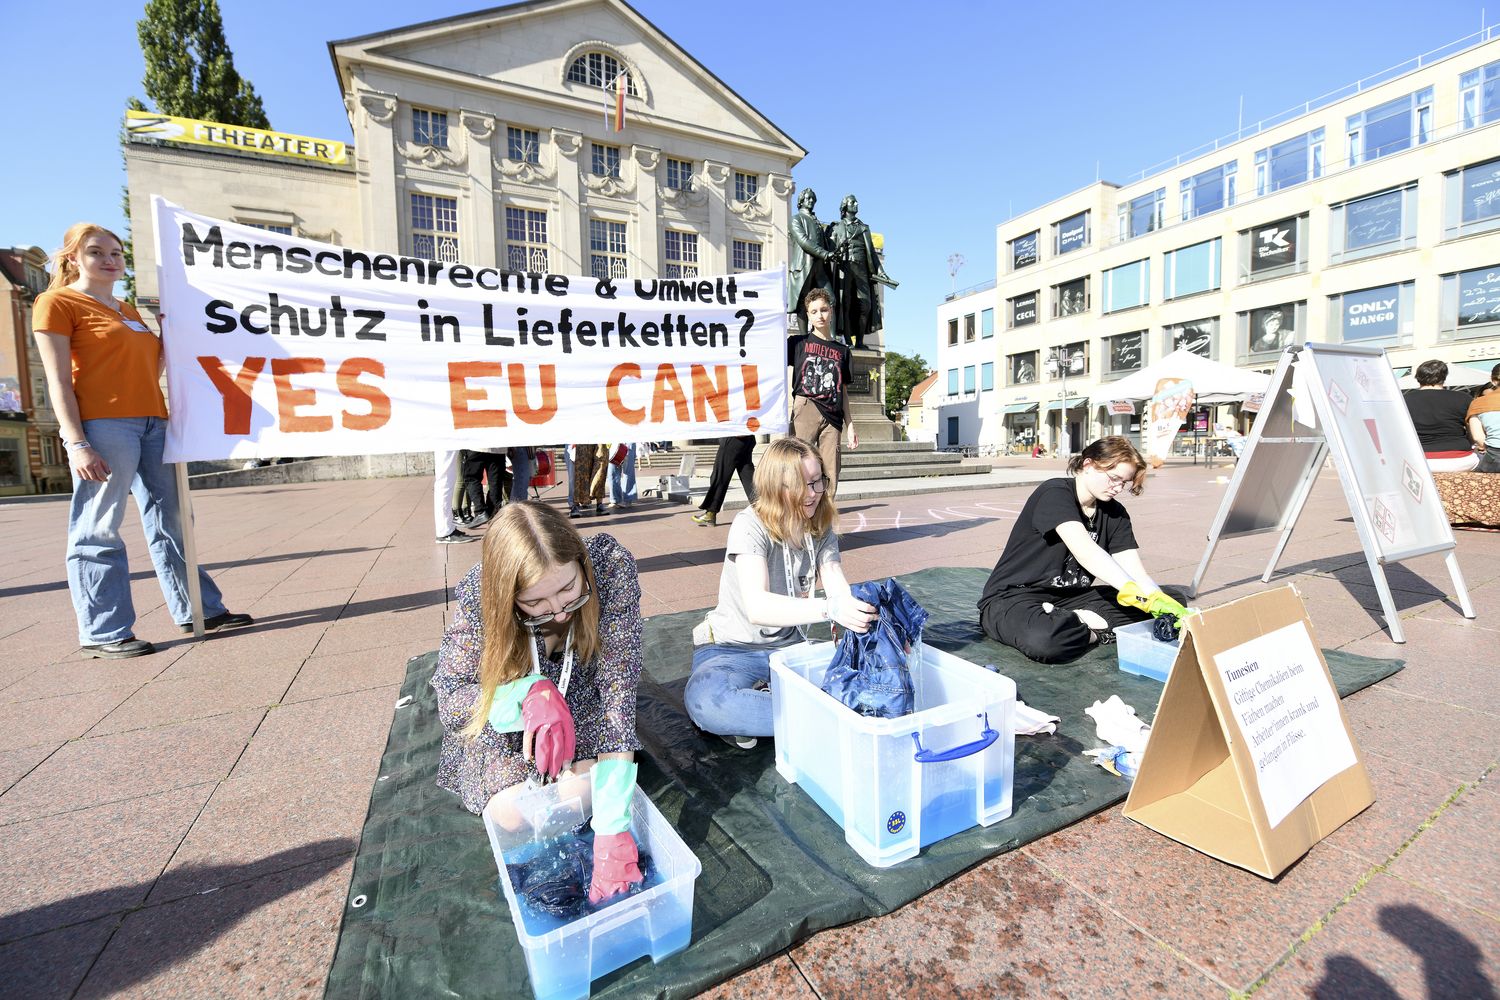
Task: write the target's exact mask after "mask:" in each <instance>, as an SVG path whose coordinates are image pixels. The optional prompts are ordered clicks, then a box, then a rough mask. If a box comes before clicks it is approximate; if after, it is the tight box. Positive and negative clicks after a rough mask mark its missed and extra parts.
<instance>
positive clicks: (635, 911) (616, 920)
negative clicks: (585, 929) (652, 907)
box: [589, 900, 647, 938]
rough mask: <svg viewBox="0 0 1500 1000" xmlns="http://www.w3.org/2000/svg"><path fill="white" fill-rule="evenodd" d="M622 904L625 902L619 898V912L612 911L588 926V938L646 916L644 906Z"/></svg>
mask: <svg viewBox="0 0 1500 1000" xmlns="http://www.w3.org/2000/svg"><path fill="white" fill-rule="evenodd" d="M624 904H625V900H621V901H620V903H619V904H618V905H620V907H621V909H620V912H619V913H612V914H610V915H609V916H608V917H606V918H605V919H603V920H601V921H599V922H598V923H597V924H595V925H594V926H593V927H590V928H589V937H590V938H597V937H598V936H599V935H601V934H607V933H609V932H610V931H612V930H614V929H615V928H617V927H623V926H625V925H626V924H632V923H635V922H636V921H637V920H644V919H645V918H646V913H647V908H646V907H644V906H626V905H624Z"/></svg>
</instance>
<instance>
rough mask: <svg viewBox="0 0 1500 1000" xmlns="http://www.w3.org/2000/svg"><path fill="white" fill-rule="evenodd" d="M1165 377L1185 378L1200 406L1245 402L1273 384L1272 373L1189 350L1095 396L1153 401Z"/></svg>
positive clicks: (1099, 390)
mask: <svg viewBox="0 0 1500 1000" xmlns="http://www.w3.org/2000/svg"><path fill="white" fill-rule="evenodd" d="M1164 378H1185V379H1187V380H1188V381H1190V382H1192V383H1193V393H1194V395H1195V397H1196V400H1197V402H1199V403H1234V402H1242V401H1244V400H1246V399H1249V398H1250V397H1251V396H1253V395H1256V394H1257V393H1264V392H1265V391H1266V388H1267V387H1268V386H1269V385H1270V384H1271V376H1270V375H1269V374H1263V373H1261V372H1252V371H1246V370H1245V369H1243V368H1236V367H1234V366H1233V365H1226V364H1222V363H1221V362H1218V361H1211V360H1209V359H1208V358H1205V357H1202V356H1201V355H1197V354H1194V353H1193V352H1192V351H1189V350H1176V351H1173V352H1172V353H1171V354H1168V355H1167V356H1166V357H1164V358H1162V359H1161V360H1160V361H1158V362H1156V363H1155V364H1152V365H1149V366H1147V367H1145V368H1142V369H1141V370H1140V371H1138V372H1136V373H1135V374H1134V375H1127V376H1126V377H1125V378H1122V379H1120V380H1119V381H1118V382H1110V383H1107V384H1105V385H1101V386H1100V387H1099V388H1098V389H1096V390H1094V394H1095V395H1096V396H1098V397H1099V398H1101V399H1150V398H1151V397H1152V395H1153V394H1154V393H1155V392H1156V383H1157V382H1159V381H1161V380H1162V379H1164Z"/></svg>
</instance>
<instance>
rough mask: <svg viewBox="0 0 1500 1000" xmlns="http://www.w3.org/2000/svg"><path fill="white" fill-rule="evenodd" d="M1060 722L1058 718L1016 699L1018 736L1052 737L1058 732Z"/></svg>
mask: <svg viewBox="0 0 1500 1000" xmlns="http://www.w3.org/2000/svg"><path fill="white" fill-rule="evenodd" d="M1060 721H1062V720H1060V719H1059V718H1058V717H1057V716H1055V715H1048V714H1047V713H1046V712H1041V711H1038V710H1037V709H1034V708H1032V707H1031V706H1030V705H1028V704H1026V703H1025V702H1024V701H1022V700H1021V699H1020V698H1017V699H1016V735H1017V736H1050V735H1051V734H1053V733H1055V732H1057V724H1058V722H1060Z"/></svg>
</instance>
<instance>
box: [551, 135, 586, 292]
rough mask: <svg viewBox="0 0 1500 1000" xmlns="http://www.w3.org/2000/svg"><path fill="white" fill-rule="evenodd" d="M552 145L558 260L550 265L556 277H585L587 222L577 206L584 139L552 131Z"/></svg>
mask: <svg viewBox="0 0 1500 1000" xmlns="http://www.w3.org/2000/svg"><path fill="white" fill-rule="evenodd" d="M552 145H553V148H554V150H555V151H556V160H557V196H558V206H557V214H558V218H557V220H556V223H557V228H556V229H555V230H554V232H553V234H552V243H553V245H554V246H555V247H557V252H558V255H559V258H560V259H558V260H554V261H552V262H551V265H552V270H553V272H554V273H557V274H588V273H589V268H588V257H587V253H586V252H585V249H584V248H585V247H587V245H588V243H587V240H588V233H587V232H586V231H585V230H586V228H587V223H586V222H585V221H584V219H583V213H582V211H581V210H580V209H579V205H578V192H579V188H580V186H581V184H580V180H579V166H578V154H579V152H580V151H581V150H582V149H583V136H582V135H580V134H578V133H577V132H572V131H569V130H567V129H561V128H555V129H553V130H552Z"/></svg>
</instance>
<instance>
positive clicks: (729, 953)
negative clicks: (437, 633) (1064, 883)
mask: <svg viewBox="0 0 1500 1000" xmlns="http://www.w3.org/2000/svg"><path fill="white" fill-rule="evenodd" d="M985 576H986V572H985V571H983V570H978V569H932V570H924V571H922V572H919V573H914V574H911V575H910V576H905V577H901V578H900V580H901V582H902V584H903V585H904V586H905V587H906V588H907V589H908V590H909V591H910V592H911V593H912V595H913V596H914V597H916V599H917V600H918V601H920V602H921V603H922V605H923V606H924V607H926V608H927V609H928V611H929V612H931V614H932V618H931V621H930V622H929V624H928V630H927V633H926V637H925V638H926V641H927V642H928V643H929V644H931V645H933V646H936V647H938V648H941V649H944V650H947V651H949V652H952V653H955V654H957V655H959V656H962V657H964V658H966V659H968V660H971V661H973V662H976V663H982V664H994V665H996V666H997V667H998V669H999V670H1000V672H1001V673H1003V674H1005V675H1006V676H1008V677H1011V678H1013V679H1014V680H1015V682H1016V687H1017V693H1018V696H1019V697H1020V698H1021V699H1023V700H1024V701H1025V702H1026V703H1027V704H1028V705H1030V706H1032V707H1034V708H1038V709H1042V710H1044V711H1047V712H1049V713H1051V714H1053V715H1057V716H1060V717H1061V718H1062V723H1061V726H1060V728H1059V731H1058V733H1057V734H1056V735H1054V736H1046V737H1019V738H1017V740H1016V758H1015V759H1016V763H1015V793H1014V812H1013V813H1012V815H1011V817H1010V818H1009V819H1007V820H1004V821H1001V822H1000V823H997V824H995V825H994V826H991V827H988V828H978V827H976V828H974V829H971V830H969V831H967V832H965V833H961V834H958V835H956V836H953V837H950V838H948V839H947V840H943V841H940V842H938V843H936V844H933V845H931V846H929V847H927V848H925V849H924V850H923V851H922V853H921V855H920V856H918V857H916V858H913V859H911V860H910V861H904V862H902V863H900V864H898V865H896V866H895V867H893V868H886V869H875V868H871V867H868V866H867V865H865V864H864V862H862V861H861V860H860V859H859V857H858V856H857V855H856V854H854V852H853V851H852V850H850V849H849V847H848V845H847V844H845V842H844V834H843V831H842V830H841V829H840V828H839V827H838V826H837V825H836V824H835V823H834V822H833V821H832V820H830V819H829V818H828V816H827V815H826V814H824V812H823V811H822V810H821V809H820V808H819V807H818V806H817V805H816V804H815V803H814V802H813V801H812V800H811V799H810V798H808V797H807V795H806V794H805V793H804V792H803V791H801V790H800V789H798V788H796V787H795V786H792V785H789V784H787V783H786V782H785V781H783V780H782V778H781V777H780V776H779V775H778V774H777V773H776V768H775V763H774V750H773V747H772V745H771V741H769V740H763V741H761V744H760V746H759V747H757V748H756V749H755V750H752V751H748V752H746V751H740V750H735V749H732V748H730V747H728V746H727V745H725V744H724V743H722V742H720V741H719V740H717V739H713V738H705V737H703V736H702V735H701V734H699V733H698V732H697V731H696V730H695V729H694V728H693V726H692V724H691V723H690V722H689V721H688V719H687V716H686V714H685V713H684V712H683V709H682V689H683V685H684V684H685V683H686V680H687V675H688V671H689V667H690V665H691V660H692V645H691V643H692V640H691V631H692V626H693V625H694V624H696V623H697V622H698V620H700V619H701V617H702V612H684V613H682V614H675V615H667V616H662V617H659V618H653V619H651V620H650V621H649V622H648V623H647V626H646V638H645V646H644V650H643V652H644V660H645V674H644V675H643V676H642V679H641V688H640V706H639V714H638V721H637V728H638V730H639V732H640V735H641V739H642V741H643V742H644V743H645V745H646V747H647V753H646V754H645V755H644V757H645V759H644V760H643V761H642V762H641V767H640V773H639V781H640V785H641V787H642V788H644V789H645V790H646V792H647V794H649V795H650V797H651V800H652V801H653V802H654V803H655V804H656V805H657V807H658V808H659V809H660V810H661V811H662V813H663V814H664V815H665V816H666V818H667V819H668V820H669V821H670V822H671V823H672V824H673V825H674V826H675V827H676V829H677V831H678V833H679V834H680V835H681V836H682V838H683V840H684V841H686V843H687V845H688V846H689V847H690V848H692V849H693V851H694V852H695V853H696V854H697V856H698V859H699V860H700V861H701V862H702V864H703V874H702V875H701V876H700V877H699V878H698V881H697V885H696V893H695V898H694V903H693V940H692V944H691V945H689V946H688V948H687V950H685V951H683V952H680V953H678V954H677V955H674V956H672V957H670V958H668V959H666V960H665V961H663V962H662V963H661V964H660V965H653V964H652V963H651V961H650V959H644V958H643V959H641V960H639V961H637V962H635V963H633V964H631V965H629V966H627V967H625V968H624V969H621V970H618V971H617V972H614V973H612V974H610V975H608V976H605V977H603V978H602V979H599V980H596V981H595V983H594V989H593V995H594V996H597V997H654V996H660V997H686V996H691V995H693V994H695V993H698V992H700V991H702V990H704V989H706V988H708V987H709V986H712V985H713V984H715V983H717V982H720V981H721V980H723V979H725V978H727V977H729V976H730V975H732V974H733V973H735V972H737V971H739V970H741V969H744V968H748V967H750V966H752V965H755V964H757V963H759V962H761V961H763V960H765V959H767V958H770V957H771V956H773V955H775V954H777V953H778V952H780V951H781V950H783V949H785V948H786V947H787V946H788V945H790V944H792V943H793V942H795V941H798V940H801V939H802V938H805V937H807V936H809V935H810V934H812V933H814V932H816V931H819V930H822V929H824V928H827V927H833V926H837V925H839V924H845V923H848V922H850V921H853V920H860V919H863V918H865V917H872V916H877V915H880V914H883V913H888V912H890V911H891V910H893V909H895V908H897V907H899V906H901V905H902V904H904V903H906V902H909V901H910V900H912V899H914V898H916V897H917V896H919V895H921V894H922V893H925V892H927V891H928V890H930V889H932V888H934V887H935V886H937V885H939V884H941V883H942V882H944V881H946V880H947V879H950V878H952V877H953V876H955V875H957V874H958V873H960V872H962V871H964V870H965V869H967V868H970V867H972V866H973V865H975V864H978V863H979V862H980V861H983V860H984V859H985V858H988V857H990V856H992V855H995V854H998V853H1001V852H1003V851H1009V850H1013V849H1014V848H1016V847H1019V846H1020V845H1022V844H1024V843H1027V842H1029V841H1032V840H1035V839H1036V838H1038V837H1041V836H1043V835H1045V834H1047V833H1050V832H1052V831H1054V830H1057V829H1060V828H1061V827H1064V826H1066V825H1068V824H1070V823H1074V822H1076V821H1078V820H1080V819H1082V818H1084V817H1085V816H1088V815H1090V814H1091V813H1094V812H1097V811H1099V810H1101V809H1104V808H1106V807H1108V806H1110V805H1113V804H1114V803H1116V802H1118V801H1120V800H1121V799H1122V798H1124V796H1125V793H1126V791H1127V790H1128V786H1127V785H1126V783H1125V781H1124V780H1123V779H1120V778H1116V777H1114V776H1112V775H1110V774H1107V773H1106V772H1105V771H1103V770H1102V769H1100V768H1099V767H1097V766H1095V765H1093V764H1092V763H1090V762H1089V761H1088V760H1087V759H1086V758H1084V757H1082V756H1081V755H1080V751H1081V750H1083V749H1084V748H1086V747H1092V746H1096V745H1097V744H1098V741H1097V740H1096V739H1094V734H1093V728H1092V720H1090V719H1089V718H1088V717H1087V716H1085V715H1084V714H1083V710H1084V709H1085V708H1087V707H1088V706H1089V705H1090V704H1092V703H1093V702H1094V701H1095V700H1097V699H1103V698H1107V697H1108V696H1109V695H1111V694H1119V695H1120V697H1121V698H1123V699H1124V700H1125V701H1126V702H1127V703H1128V704H1131V705H1134V706H1135V708H1136V710H1137V712H1138V713H1139V714H1140V716H1141V717H1142V718H1147V719H1149V718H1150V717H1151V716H1152V714H1153V713H1154V712H1155V709H1156V703H1157V699H1158V698H1159V697H1160V694H1161V685H1160V684H1158V683H1156V682H1154V681H1150V680H1146V679H1144V678H1140V677H1134V676H1131V675H1128V674H1123V673H1121V672H1120V671H1119V670H1118V669H1117V667H1116V660H1115V653H1114V649H1113V647H1105V648H1102V649H1099V650H1096V651H1094V652H1092V653H1090V654H1089V655H1088V656H1087V657H1085V658H1084V659H1083V660H1081V661H1079V662H1077V663H1074V664H1069V665H1067V666H1050V667H1049V666H1044V665H1041V664H1038V663H1035V662H1033V661H1031V660H1028V659H1026V658H1025V657H1023V656H1021V655H1020V654H1019V653H1017V652H1015V651H1014V650H1012V649H1009V648H1007V647H1004V646H1000V645H998V644H996V643H993V642H991V641H989V640H988V639H986V638H984V636H983V635H982V633H980V632H979V630H978V626H977V624H976V618H977V614H976V612H975V608H974V604H975V600H976V598H977V596H978V594H979V591H980V588H981V586H982V585H983V583H984V579H985ZM1325 655H1326V656H1327V659H1328V663H1329V666H1330V668H1331V669H1332V672H1333V677H1334V680H1335V682H1336V683H1337V685H1338V689H1339V693H1340V694H1341V695H1348V694H1350V693H1352V692H1354V691H1357V690H1359V689H1361V688H1363V687H1367V686H1368V685H1370V684H1373V683H1375V682H1376V681H1378V680H1380V679H1382V678H1384V677H1387V676H1389V675H1390V674H1392V673H1394V672H1395V671H1397V670H1399V669H1400V668H1401V662H1400V661H1398V660H1374V659H1370V658H1367V657H1360V656H1354V655H1352V654H1345V653H1338V652H1327V653H1325ZM435 661H436V654H435V653H429V654H425V655H423V656H419V657H416V658H415V659H413V660H412V661H411V662H410V664H409V665H408V670H407V678H406V683H405V685H404V686H403V688H402V692H401V700H400V702H399V703H398V704H399V706H400V707H398V708H397V709H396V712H395V718H394V720H393V721H392V724H391V734H390V739H389V742H388V743H387V745H386V750H385V755H384V757H383V758H382V759H381V767H380V776H379V778H378V779H377V780H376V782H375V787H374V790H373V791H372V793H371V795H370V811H369V816H368V818H367V819H366V821H365V827H364V833H363V835H362V838H361V842H360V847H359V853H358V855H357V857H356V858H355V863H354V875H353V879H352V883H351V886H350V890H349V897H348V903H347V905H346V908H345V911H344V923H343V927H342V929H341V931H340V935H339V942H338V947H337V951H336V953H335V955H334V960H333V967H332V969H331V970H330V972H329V976H328V983H327V989H326V995H327V997H329V998H337V1000H352V998H356V997H358V998H368V1000H374V998H377V997H378V998H390V997H423V998H434V997H471V998H478V997H501V996H517V995H518V994H519V995H525V994H524V993H523V992H522V990H523V989H524V988H523V987H522V986H521V984H524V983H526V982H527V978H526V966H525V961H524V958H523V956H522V953H521V949H520V946H519V945H518V943H517V941H516V937H515V932H514V931H513V929H512V927H511V922H510V914H509V911H508V910H507V909H506V906H505V901H504V898H503V897H502V896H501V893H500V888H499V882H498V873H497V871H496V868H495V860H494V855H493V854H492V853H491V851H490V845H489V840H488V838H487V837H486V835H485V831H484V826H483V823H482V821H481V820H480V818H479V817H478V816H475V815H473V814H472V813H469V812H467V811H466V810H465V809H464V808H463V806H462V805H460V804H459V801H458V799H457V797H456V796H454V795H452V794H451V793H449V792H446V791H443V790H442V789H440V788H438V787H437V785H436V783H435V775H436V772H437V760H438V746H439V743H440V741H441V738H442V731H441V728H440V726H439V724H438V721H437V713H436V704H435V701H434V699H433V694H432V689H431V688H430V687H429V686H428V678H429V677H430V676H431V675H432V669H433V666H434V663H435ZM1183 850H1188V848H1186V847H1184V848H1183ZM355 904H359V905H355Z"/></svg>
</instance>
